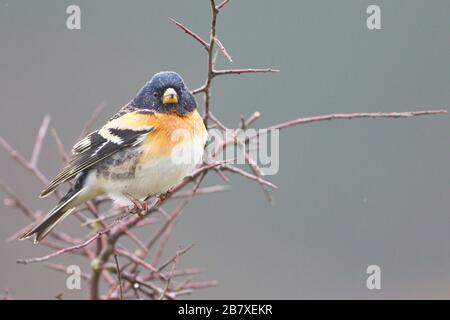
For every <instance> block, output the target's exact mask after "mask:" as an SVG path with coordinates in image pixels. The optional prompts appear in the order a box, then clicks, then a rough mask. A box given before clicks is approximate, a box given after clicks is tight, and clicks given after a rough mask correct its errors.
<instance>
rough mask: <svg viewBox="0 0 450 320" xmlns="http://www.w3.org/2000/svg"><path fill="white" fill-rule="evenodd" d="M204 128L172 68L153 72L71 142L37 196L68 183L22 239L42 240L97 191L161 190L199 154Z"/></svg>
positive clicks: (134, 195) (142, 194) (115, 194)
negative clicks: (125, 99) (132, 95)
mask: <svg viewBox="0 0 450 320" xmlns="http://www.w3.org/2000/svg"><path fill="white" fill-rule="evenodd" d="M207 137H208V134H207V131H206V128H205V126H204V124H203V119H202V117H201V116H200V115H199V113H198V112H197V104H196V101H195V98H194V96H193V95H192V93H191V92H190V90H189V89H188V88H187V87H186V85H185V83H184V81H183V79H182V78H181V77H180V76H179V75H178V74H177V73H175V72H160V73H157V74H155V75H154V76H153V77H152V78H151V79H150V80H149V81H148V82H147V83H146V84H145V85H144V86H143V87H142V89H141V90H140V91H139V92H138V93H137V95H136V97H135V98H134V99H133V100H131V101H130V102H129V103H128V104H126V105H125V106H124V107H122V108H121V109H120V110H119V112H118V113H116V114H115V115H114V116H113V117H112V118H111V119H110V120H109V121H108V123H106V124H105V125H104V126H103V127H102V128H101V129H99V130H97V131H94V132H92V133H91V134H89V135H88V136H87V137H85V138H84V139H82V140H80V141H79V142H78V143H76V144H75V145H74V146H73V149H72V158H71V160H70V161H69V163H68V164H67V165H66V166H65V167H64V168H63V170H62V171H61V172H60V173H59V174H58V175H57V176H56V177H55V178H54V179H53V180H52V181H51V183H50V184H49V185H48V187H47V188H45V190H43V191H42V193H41V195H40V196H41V197H46V196H48V195H49V194H51V193H52V192H53V191H54V190H55V189H56V188H58V187H59V186H60V185H61V184H62V183H64V182H67V181H69V180H72V179H75V181H74V183H73V186H72V187H71V188H70V190H69V191H68V192H67V194H66V195H65V196H64V197H62V199H61V200H60V201H59V203H58V204H57V205H56V206H55V207H54V208H53V209H52V210H51V211H50V213H48V214H47V216H46V217H45V218H44V219H43V221H42V222H40V223H39V224H38V225H37V226H35V227H34V228H33V229H31V230H30V231H28V232H26V233H25V234H24V235H23V236H21V239H27V238H29V237H31V236H32V235H35V239H34V242H35V243H37V242H39V241H40V240H42V239H43V238H44V237H45V236H46V235H47V234H48V233H49V232H50V231H51V230H52V229H53V228H54V227H55V226H56V224H57V223H58V222H60V221H61V220H62V219H64V218H65V217H67V216H68V215H69V214H70V213H71V212H72V211H73V210H74V209H75V208H76V207H77V206H79V205H80V204H82V203H84V202H86V201H88V200H91V199H93V198H95V197H97V196H99V195H102V194H109V195H110V196H111V197H112V198H113V199H114V200H116V201H117V202H119V203H120V204H121V205H131V204H132V203H131V202H134V204H136V201H133V199H135V200H139V201H143V200H144V199H145V198H147V197H148V196H150V195H163V194H165V193H166V192H167V191H168V190H169V189H170V188H171V187H173V186H174V185H176V184H178V183H179V182H181V181H182V180H183V179H184V178H185V177H186V176H187V175H188V174H189V173H190V172H191V171H192V170H193V169H194V168H195V167H196V166H197V165H198V164H199V163H200V162H201V160H202V156H203V150H204V146H205V143H206V140H207Z"/></svg>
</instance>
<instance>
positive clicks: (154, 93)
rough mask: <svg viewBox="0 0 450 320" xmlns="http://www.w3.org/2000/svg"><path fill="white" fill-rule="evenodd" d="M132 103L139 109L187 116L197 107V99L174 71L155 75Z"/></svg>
mask: <svg viewBox="0 0 450 320" xmlns="http://www.w3.org/2000/svg"><path fill="white" fill-rule="evenodd" d="M132 103H133V105H134V106H136V107H137V108H141V109H149V110H155V111H156V112H162V113H171V112H176V113H178V114H179V115H185V114H187V113H189V112H192V111H193V110H195V108H196V107H197V103H196V102H195V98H194V96H193V95H192V93H191V91H190V90H189V89H188V88H187V87H186V84H185V83H184V81H183V78H181V76H180V75H179V74H178V73H176V72H173V71H163V72H159V73H157V74H155V75H154V76H153V77H152V78H151V79H150V80H149V81H148V82H147V83H146V84H145V85H144V86H143V87H142V89H141V90H139V92H138V93H137V95H136V97H135V98H134V99H133V100H132Z"/></svg>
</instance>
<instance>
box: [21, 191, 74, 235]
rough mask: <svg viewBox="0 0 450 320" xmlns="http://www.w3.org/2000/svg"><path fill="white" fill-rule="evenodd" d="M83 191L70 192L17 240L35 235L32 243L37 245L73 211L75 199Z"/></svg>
mask: <svg viewBox="0 0 450 320" xmlns="http://www.w3.org/2000/svg"><path fill="white" fill-rule="evenodd" d="M82 191H83V189H80V190H77V191H75V190H73V189H72V190H70V191H69V192H68V193H67V194H66V195H65V196H64V197H63V198H62V199H61V201H60V202H59V203H58V205H56V207H54V208H53V209H52V211H50V212H49V213H48V214H47V216H46V217H45V218H44V220H42V221H41V222H40V223H39V224H38V225H37V226H35V227H34V228H33V229H31V230H30V231H27V232H26V233H25V234H23V235H22V236H21V237H20V238H19V239H20V240H25V239H28V238H29V237H31V236H32V235H35V237H34V243H38V242H39V241H41V240H42V239H44V238H45V236H47V235H48V234H49V233H50V231H52V230H53V228H54V227H55V226H56V225H57V224H58V222H60V221H62V220H63V219H64V218H65V217H67V216H68V215H69V214H70V213H71V212H72V211H73V210H74V209H75V206H76V205H77V204H78V203H79V201H78V199H77V197H78V196H79V194H80V193H81V192H82Z"/></svg>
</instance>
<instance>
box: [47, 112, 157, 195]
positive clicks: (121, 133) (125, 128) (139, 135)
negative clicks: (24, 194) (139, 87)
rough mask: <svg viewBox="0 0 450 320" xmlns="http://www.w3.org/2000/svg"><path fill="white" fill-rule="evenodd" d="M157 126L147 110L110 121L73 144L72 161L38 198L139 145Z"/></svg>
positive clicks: (151, 114)
mask: <svg viewBox="0 0 450 320" xmlns="http://www.w3.org/2000/svg"><path fill="white" fill-rule="evenodd" d="M158 124H159V120H158V119H157V118H156V117H155V116H154V112H153V111H149V110H139V111H134V112H131V113H127V114H123V115H122V116H120V117H118V118H112V119H111V120H110V121H109V122H108V123H107V124H106V125H105V126H103V127H102V128H101V129H100V130H98V131H95V132H92V133H91V134H89V135H88V136H87V137H86V138H84V139H83V140H81V141H79V142H78V143H77V144H75V146H74V147H73V149H72V152H73V157H72V159H71V160H70V162H69V163H68V164H67V165H66V166H65V167H64V169H63V170H62V171H61V172H60V173H59V174H58V175H57V176H56V177H55V178H54V179H53V180H52V181H51V183H50V184H49V185H48V187H47V188H46V189H45V190H44V191H42V193H41V197H45V196H47V195H49V194H50V193H52V192H53V191H54V190H55V189H56V188H57V187H58V186H59V185H60V184H62V183H64V182H66V181H68V180H70V179H72V178H74V177H75V176H76V175H77V174H79V173H80V172H82V171H84V170H87V169H89V168H91V167H92V166H93V165H95V164H96V163H98V162H99V161H102V160H104V159H106V158H107V157H109V156H111V155H113V154H115V153H116V152H118V151H120V150H122V149H123V148H126V147H130V146H137V145H139V144H140V143H142V142H143V141H144V139H145V138H146V137H147V134H148V133H150V132H152V131H153V130H155V129H156V128H157V127H158Z"/></svg>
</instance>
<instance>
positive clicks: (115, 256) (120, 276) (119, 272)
mask: <svg viewBox="0 0 450 320" xmlns="http://www.w3.org/2000/svg"><path fill="white" fill-rule="evenodd" d="M114 260H115V261H116V270H117V277H118V279H119V288H120V300H123V288H122V275H121V273H122V272H121V271H120V267H119V260H118V259H117V254H115V253H114Z"/></svg>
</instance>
